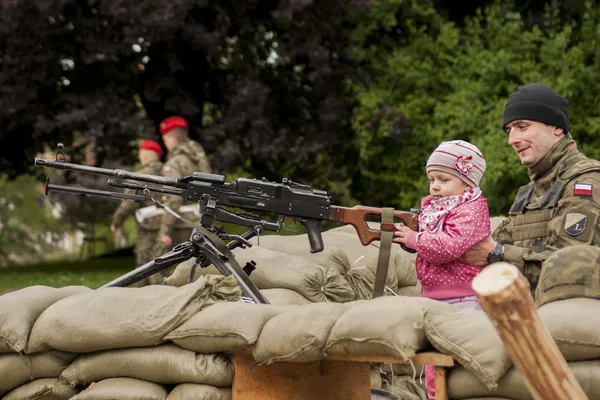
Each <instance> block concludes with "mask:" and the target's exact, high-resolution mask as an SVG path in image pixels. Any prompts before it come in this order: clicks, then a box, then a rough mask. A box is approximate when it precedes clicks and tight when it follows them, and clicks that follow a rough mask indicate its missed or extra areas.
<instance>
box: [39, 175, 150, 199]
mask: <svg viewBox="0 0 600 400" xmlns="http://www.w3.org/2000/svg"><path fill="white" fill-rule="evenodd" d="M50 192H66V193H73V194H78V195H80V196H84V197H85V196H93V197H103V198H107V199H114V200H133V201H135V202H136V203H141V202H143V201H144V200H145V199H146V197H145V196H142V195H137V194H129V193H116V192H109V191H107V190H97V189H87V188H78V187H73V186H63V185H53V184H51V183H50V179H49V178H46V188H45V194H46V196H48V193H50Z"/></svg>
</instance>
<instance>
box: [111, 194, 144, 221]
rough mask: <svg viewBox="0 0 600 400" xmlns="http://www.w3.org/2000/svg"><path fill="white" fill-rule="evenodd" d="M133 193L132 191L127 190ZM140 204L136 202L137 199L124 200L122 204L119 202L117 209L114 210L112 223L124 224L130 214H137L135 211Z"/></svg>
mask: <svg viewBox="0 0 600 400" xmlns="http://www.w3.org/2000/svg"><path fill="white" fill-rule="evenodd" d="M127 192H130V193H133V192H132V191H126V193H127ZM140 207H141V206H140V204H139V203H136V202H135V201H128V200H123V201H122V202H121V204H119V207H118V208H117V210H116V211H115V212H114V214H113V217H112V224H113V225H115V226H120V225H122V224H123V222H124V221H125V220H126V219H127V218H128V217H130V216H132V215H133V214H135V212H136V211H137V210H138V209H139V208H140Z"/></svg>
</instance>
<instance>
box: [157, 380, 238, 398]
mask: <svg viewBox="0 0 600 400" xmlns="http://www.w3.org/2000/svg"><path fill="white" fill-rule="evenodd" d="M167 400H231V389H230V388H217V387H214V386H208V385H198V384H195V383H182V384H181V385H177V386H175V388H174V389H173V390H171V393H169V396H167Z"/></svg>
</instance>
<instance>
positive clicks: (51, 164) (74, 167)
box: [35, 157, 185, 188]
mask: <svg viewBox="0 0 600 400" xmlns="http://www.w3.org/2000/svg"><path fill="white" fill-rule="evenodd" d="M35 165H37V166H40V167H47V168H54V169H61V170H68V171H78V172H84V173H88V174H95V175H104V176H112V177H115V178H121V179H132V180H136V181H142V182H149V183H156V184H158V185H165V186H175V187H182V188H185V185H183V186H182V185H178V179H177V178H169V177H166V176H156V175H147V174H140V173H137V172H129V171H125V170H122V169H109V168H98V167H90V166H89V165H79V164H72V163H68V162H63V161H57V160H48V159H44V158H37V157H36V158H35Z"/></svg>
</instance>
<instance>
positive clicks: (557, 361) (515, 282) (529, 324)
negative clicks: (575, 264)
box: [473, 263, 587, 400]
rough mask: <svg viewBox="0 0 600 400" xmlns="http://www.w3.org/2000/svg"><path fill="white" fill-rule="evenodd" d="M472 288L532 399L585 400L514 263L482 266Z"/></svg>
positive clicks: (527, 284) (524, 279) (525, 281)
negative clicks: (483, 267) (482, 268)
mask: <svg viewBox="0 0 600 400" xmlns="http://www.w3.org/2000/svg"><path fill="white" fill-rule="evenodd" d="M473 290H474V291H475V293H476V294H477V297H478V299H479V303H480V304H481V306H482V307H483V309H484V311H485V312H486V313H487V315H488V316H489V317H490V319H491V320H492V322H493V323H494V325H495V327H496V330H497V331H498V333H499V334H500V337H501V338H502V341H503V342H504V344H505V345H506V346H507V348H508V352H509V354H510V356H511V358H512V360H513V362H514V364H515V367H516V368H517V370H518V371H519V373H520V374H521V376H523V378H524V380H525V383H526V385H527V387H528V389H529V391H530V392H531V394H532V396H533V398H534V399H536V400H584V399H587V396H586V395H585V393H584V392H583V389H581V386H580V385H579V383H578V382H577V381H576V380H575V376H574V375H573V373H572V372H571V370H570V369H569V366H568V365H567V362H566V361H565V359H564V357H563V356H562V354H561V353H560V351H559V349H558V347H557V346H556V343H555V342H554V340H553V339H552V337H551V336H550V333H549V332H548V330H547V329H546V327H545V326H544V325H543V323H542V321H541V320H540V318H539V316H538V314H537V312H536V307H535V302H534V300H533V297H532V296H531V292H530V286H529V282H528V281H527V279H526V278H525V277H524V276H523V275H522V274H521V273H520V272H519V270H518V269H517V268H516V267H515V266H514V265H511V264H508V263H496V264H493V265H491V266H489V267H487V268H485V269H484V270H483V271H481V273H480V274H479V275H478V276H477V277H476V278H475V279H474V280H473Z"/></svg>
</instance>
